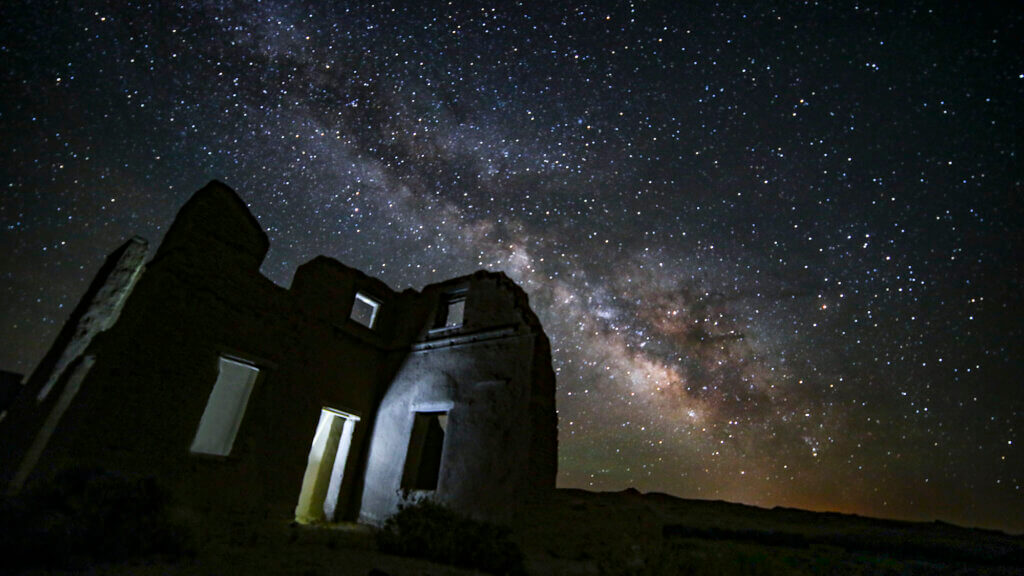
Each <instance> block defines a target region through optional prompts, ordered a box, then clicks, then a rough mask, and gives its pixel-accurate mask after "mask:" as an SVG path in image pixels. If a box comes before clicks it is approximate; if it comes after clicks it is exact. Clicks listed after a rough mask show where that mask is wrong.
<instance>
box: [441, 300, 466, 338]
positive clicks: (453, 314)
mask: <svg viewBox="0 0 1024 576" xmlns="http://www.w3.org/2000/svg"><path fill="white" fill-rule="evenodd" d="M465 314H466V293H465V292H457V293H453V294H448V295H446V296H445V297H444V299H443V300H442V301H441V305H440V306H439V307H438V310H437V318H436V319H435V321H434V328H435V329H442V328H458V327H459V326H462V324H463V322H464V320H465Z"/></svg>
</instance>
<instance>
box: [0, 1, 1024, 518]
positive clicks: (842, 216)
mask: <svg viewBox="0 0 1024 576" xmlns="http://www.w3.org/2000/svg"><path fill="white" fill-rule="evenodd" d="M164 4H165V3H152V4H146V3H140V2H126V3H123V4H119V5H118V7H117V9H114V8H111V7H108V6H107V5H105V4H104V3H91V2H85V3H81V4H80V5H78V6H75V7H70V8H68V7H64V6H63V5H61V6H56V5H54V6H41V5H39V4H34V3H33V4H31V5H30V4H29V3H21V4H19V5H14V6H9V7H5V9H4V12H5V14H4V16H5V18H4V19H3V23H2V24H0V26H2V30H3V33H2V35H0V45H2V55H3V59H4V63H5V66H4V70H5V79H6V82H5V90H4V91H3V95H2V96H0V98H2V101H3V107H2V117H0V122H2V127H3V135H4V137H5V139H6V142H7V151H8V153H7V158H6V161H5V162H4V163H3V178H4V179H3V183H4V185H5V190H4V193H3V196H2V199H0V220H2V222H3V227H2V229H0V253H2V254H4V259H3V261H2V262H3V264H2V267H0V273H2V275H0V295H2V298H3V302H4V306H2V307H0V343H2V346H0V368H3V369H8V370H17V371H21V372H29V371H31V369H32V368H33V367H34V365H35V362H37V361H38V360H39V358H41V357H42V354H43V352H44V351H45V350H46V348H47V347H48V346H49V344H50V342H51V341H52V339H53V337H54V336H55V335H56V332H57V330H58V329H59V327H60V325H61V324H62V322H63V321H64V319H65V318H66V316H67V314H68V313H69V312H70V310H71V309H72V308H73V307H74V305H75V304H76V302H77V299H78V298H79V296H80V295H81V293H82V292H83V291H84V289H85V287H86V286H87V285H88V282H89V281H90V280H91V278H92V275H93V274H94V273H95V271H96V270H97V268H98V267H99V264H100V263H101V262H102V260H103V258H104V256H105V255H106V254H107V253H109V252H110V251H112V250H113V249H114V248H115V247H116V246H118V245H119V244H120V243H121V242H123V241H124V239H125V238H127V237H129V236H131V235H132V234H140V235H142V236H144V237H146V238H148V239H149V240H150V241H151V242H152V243H154V244H155V243H157V242H159V240H160V238H161V236H162V234H163V232H164V230H165V228H166V226H167V225H168V224H169V223H170V222H171V220H172V219H173V217H174V214H175V213H176V211H177V209H178V208H179V207H180V206H181V205H182V203H184V201H185V200H186V199H187V198H188V197H189V196H190V195H191V194H192V193H193V192H194V191H195V190H197V189H199V188H200V187H202V186H203V185H204V184H205V183H206V182H207V181H208V180H210V179H218V180H221V181H223V182H225V183H226V184H228V185H229V186H231V187H232V188H234V189H235V190H237V191H238V192H239V194H240V195H241V196H242V197H243V199H245V200H246V201H247V202H248V203H249V205H250V208H251V210H252V211H253V212H254V214H255V215H256V216H257V218H258V219H259V221H260V223H261V225H262V226H263V228H264V229H265V230H266V231H267V233H268V235H269V236H270V239H271V251H270V254H269V256H268V258H267V260H266V261H265V263H264V265H263V272H264V273H265V274H266V275H267V276H268V277H269V278H270V279H272V280H274V281H275V282H277V283H279V284H281V285H283V286H287V285H288V284H289V283H290V280H291V276H292V274H293V273H294V270H295V268H296V267H297V266H298V265H299V264H301V263H303V262H305V261H308V260H310V259H311V258H313V257H314V256H316V255H318V254H325V255H328V256H331V257H334V258H337V259H339V260H341V261H342V262H344V263H346V264H348V265H350V266H354V267H357V268H360V269H362V270H364V271H366V272H367V273H369V274H372V275H374V276H377V277H379V278H381V279H382V280H384V281H385V282H387V283H389V284H390V285H391V286H392V287H394V288H397V289H402V288H404V287H406V286H414V287H420V286H422V285H424V284H426V283H430V282H437V281H441V280H444V279H447V278H450V277H452V276H457V275H462V274H467V273H470V272H472V271H474V270H476V269H478V268H488V269H492V270H502V271H505V272H506V273H507V274H509V276H511V277H512V278H513V279H514V280H516V281H517V282H519V283H520V284H521V285H522V286H523V287H524V288H525V289H526V290H527V292H528V293H529V294H530V301H531V304H532V306H533V308H534V310H535V311H536V312H537V314H538V316H539V317H540V318H541V321H542V322H543V324H544V327H545V329H546V331H547V333H548V335H549V336H550V338H551V341H552V346H553V354H554V362H555V369H556V372H557V374H558V399H557V400H558V409H559V413H560V446H559V470H560V473H559V485H560V486H564V487H578V488H586V489H590V490H620V489H623V488H626V487H629V486H634V487H636V488H638V489H640V490H642V491H659V492H666V493H670V494H674V495H678V496H682V497H688V498H705V499H723V500H730V501H736V502H744V503H750V504H756V505H759V506H767V507H772V506H789V507H800V508H808V509H812V510H835V511H842V512H851V513H857V514H863V515H870V516H880V517H888V518H906V519H914V520H932V519H942V520H945V521H949V522H954V523H958V524H964V525H970V526H985V527H994V528H1000V529H1005V530H1010V531H1014V532H1021V531H1024V520H1022V518H1024V491H1022V489H1021V483H1022V481H1024V460H1022V458H1024V453H1022V451H1021V448H1020V442H1019V440H1021V438H1020V426H1021V422H1022V419H1021V416H1022V409H1024V396H1022V394H1021V392H1022V385H1021V376H1020V374H1021V373H1022V370H1021V368H1022V366H1021V352H1022V325H1024V322H1022V320H1024V314H1022V313H1021V312H1022V311H1021V302H1022V299H1021V296H1022V294H1021V278H1024V274H1022V270H1021V264H1020V261H1019V255H1020V254H1021V248H1022V244H1024V242H1022V239H1024V238H1022V234H1021V222H1024V208H1022V204H1021V181H1022V177H1024V170H1022V168H1021V167H1022V162H1021V160H1020V153H1021V151H1020V145H1021V141H1020V135H1021V134H1022V133H1024V126H1022V122H1021V117H1020V113H1019V112H1018V109H1019V108H1020V107H1021V104H1022V102H1024V98H1022V96H1024V89H1022V88H1024V56H1022V55H1024V50H1021V43H1020V38H1022V37H1024V31H1022V29H1021V27H1022V22H1024V12H1022V11H1019V10H1018V11H1015V12H1006V13H1003V12H998V11H996V10H994V9H987V8H986V9H981V10H979V9H977V8H976V7H973V6H960V5H954V6H944V5H941V4H939V3H934V4H933V3H927V2H908V3H903V4H901V5H900V6H898V7H893V8H886V9H880V8H875V7H872V6H865V5H863V4H858V3H847V2H838V3H837V2H828V3H820V4H819V3H803V4H800V5H797V4H796V3H782V4H780V5H775V4H769V3H756V4H754V5H752V6H750V7H748V8H746V9H744V8H721V7H717V6H715V5H714V4H711V3H706V4H704V5H703V6H697V5H694V6H690V5H687V6H683V7H675V8H672V9H668V8H665V7H663V6H662V5H661V4H657V5H656V4H645V3H640V2H633V3H629V2H600V3H571V4H561V7H559V8H552V7H548V6H542V5H541V4H540V3H536V5H535V3H518V4H512V3H510V4H509V5H504V4H503V5H502V7H493V8H492V7H490V6H488V7H486V8H480V7H475V8H464V7H456V6H455V5H447V4H437V5H432V4H431V3H425V4H427V5H425V6H418V7H413V6H406V5H404V4H403V3H388V2H381V3H376V4H366V3H355V4H352V5H350V6H338V7H334V8H321V7H309V6H297V5H294V4H290V3H283V2H273V1H269V2H268V1H264V2H258V3H251V4H252V5H248V4H246V5H245V6H246V7H245V9H242V8H239V7H232V6H229V5H228V4H227V3H219V2H206V3H198V2H190V3H185V4H183V5H181V6H166V5H164ZM665 6H667V5H665Z"/></svg>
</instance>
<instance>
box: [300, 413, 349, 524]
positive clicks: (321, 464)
mask: <svg viewBox="0 0 1024 576" xmlns="http://www.w3.org/2000/svg"><path fill="white" fill-rule="evenodd" d="M358 421H359V417H358V416H355V415H354V414H349V413H347V412H342V411H341V410H334V409H332V408H323V409H321V410H320V421H319V422H318V423H317V425H316V433H315V434H314V435H313V444H312V446H311V447H310V449H309V459H308V461H307V463H306V473H305V475H304V476H303V477H302V491H301V492H299V503H298V505H297V506H296V507H295V520H296V521H297V522H300V523H302V524H309V523H311V522H333V521H334V519H335V517H336V515H337V513H338V511H339V510H338V495H339V493H340V492H341V483H342V480H343V479H344V477H345V463H346V462H347V461H348V452H349V448H350V447H351V446H352V432H353V431H354V430H355V427H356V422H358Z"/></svg>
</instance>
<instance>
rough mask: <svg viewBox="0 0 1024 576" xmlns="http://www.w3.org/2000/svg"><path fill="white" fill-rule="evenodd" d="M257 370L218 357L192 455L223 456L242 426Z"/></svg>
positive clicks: (193, 441)
mask: <svg viewBox="0 0 1024 576" xmlns="http://www.w3.org/2000/svg"><path fill="white" fill-rule="evenodd" d="M259 372H260V371H259V369H258V368H256V367H255V366H250V365H249V364H243V363H241V362H237V361H235V360H230V359H228V358H223V357H222V358H221V359H220V370H219V372H218V374H217V382H216V383H215V384H214V385H213V390H212V391H211V392H210V398H209V399H208V400H207V401H206V410H204V411H203V416H202V418H200V420H199V428H198V429H197V430H196V436H195V438H194V439H193V440H192V447H191V448H190V450H191V451H192V452H193V453H196V454H211V455H213V456H227V455H228V454H230V453H231V447H232V445H234V443H235V436H236V435H238V429H239V427H241V425H242V417H243V416H244V415H245V407H246V405H247V404H248V403H249V395H250V394H251V393H252V388H253V385H254V384H255V383H256V377H257V376H258V375H259Z"/></svg>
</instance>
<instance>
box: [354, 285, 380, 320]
mask: <svg viewBox="0 0 1024 576" xmlns="http://www.w3.org/2000/svg"><path fill="white" fill-rule="evenodd" d="M378 309H380V302H378V301H377V300H374V299H373V298H370V297H369V296H367V295H366V294H363V293H362V292H356V299H355V301H354V302H353V303H352V314H351V315H350V316H349V318H351V319H352V320H355V321H356V322H358V323H360V324H362V325H363V326H366V327H367V328H373V327H374V324H375V323H376V322H377V310H378Z"/></svg>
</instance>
